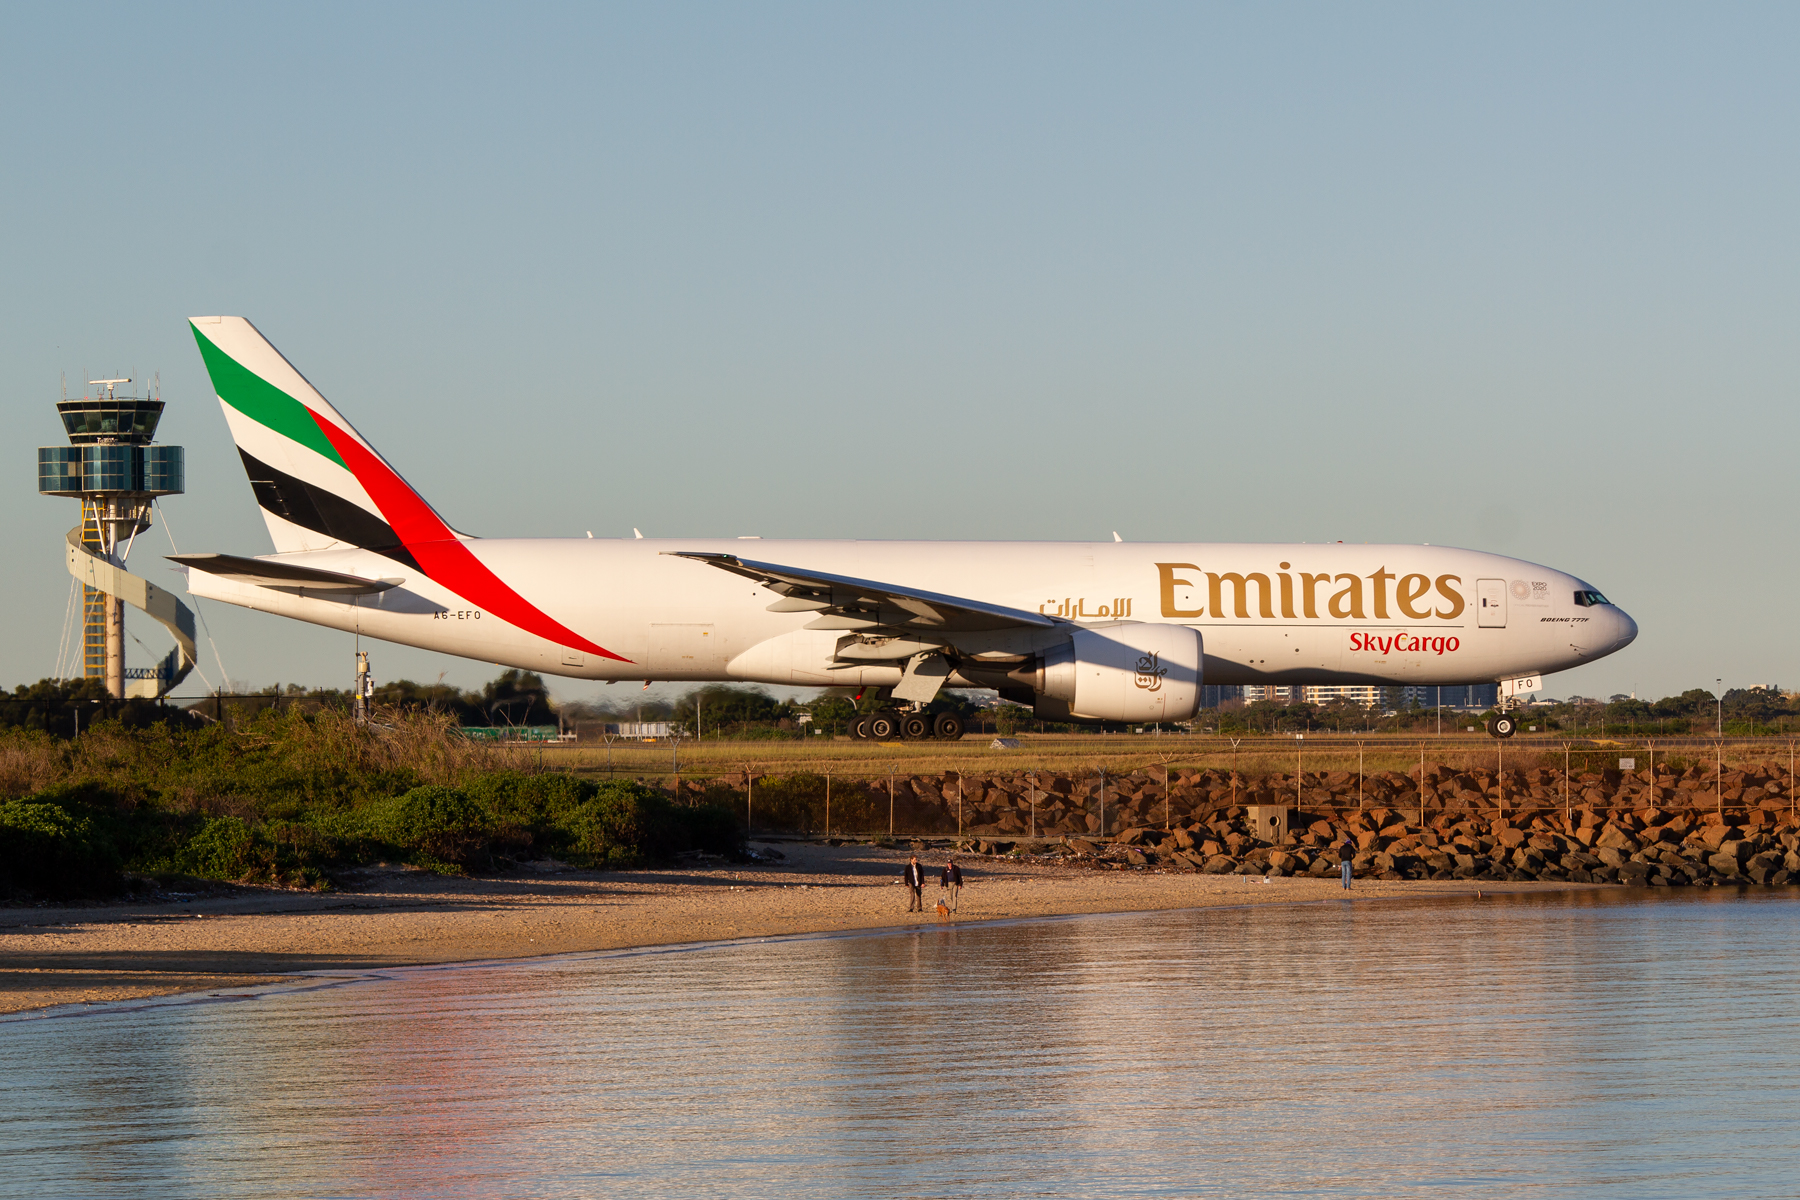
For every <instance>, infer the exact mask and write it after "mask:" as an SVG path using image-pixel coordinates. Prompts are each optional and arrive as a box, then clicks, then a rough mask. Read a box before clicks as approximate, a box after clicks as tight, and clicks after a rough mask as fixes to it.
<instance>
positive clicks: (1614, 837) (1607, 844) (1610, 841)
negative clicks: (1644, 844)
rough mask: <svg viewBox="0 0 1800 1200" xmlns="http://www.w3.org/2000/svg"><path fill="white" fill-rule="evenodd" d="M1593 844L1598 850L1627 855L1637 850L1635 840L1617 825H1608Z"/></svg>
mask: <svg viewBox="0 0 1800 1200" xmlns="http://www.w3.org/2000/svg"><path fill="white" fill-rule="evenodd" d="M1593 844H1594V846H1595V847H1596V848H1598V849H1602V850H1623V851H1625V852H1626V853H1627V854H1629V853H1631V852H1632V851H1634V850H1636V849H1637V848H1638V844H1637V839H1636V838H1633V837H1632V836H1631V835H1630V834H1629V833H1626V832H1625V831H1624V830H1623V829H1622V828H1620V827H1619V826H1618V825H1608V826H1607V827H1606V829H1605V830H1604V831H1603V832H1602V833H1601V834H1600V836H1599V837H1597V838H1595V839H1594V843H1593Z"/></svg>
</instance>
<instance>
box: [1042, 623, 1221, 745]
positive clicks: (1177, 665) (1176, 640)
mask: <svg viewBox="0 0 1800 1200" xmlns="http://www.w3.org/2000/svg"><path fill="white" fill-rule="evenodd" d="M1201 671H1202V667H1201V641H1200V631H1199V630H1197V629H1190V628H1188V627H1187V626H1185V625H1153V624H1149V623H1147V622H1142V621H1126V622H1122V623H1120V624H1117V625H1099V626H1089V627H1086V628H1082V629H1078V630H1076V631H1075V634H1074V637H1072V638H1071V639H1070V640H1069V641H1068V642H1065V643H1064V644H1063V645H1061V646H1058V647H1056V648H1054V649H1051V650H1049V651H1046V652H1045V654H1044V658H1043V667H1042V671H1041V675H1040V677H1039V678H1040V680H1041V683H1040V686H1039V687H1038V692H1039V694H1040V697H1041V700H1040V703H1039V709H1040V713H1041V715H1043V716H1045V717H1048V718H1051V719H1056V718H1057V717H1060V716H1062V713H1060V712H1059V711H1057V710H1059V709H1062V708H1064V707H1065V706H1066V709H1067V716H1068V717H1073V718H1075V719H1077V720H1080V719H1086V720H1090V721H1186V720H1188V719H1189V718H1191V717H1192V716H1193V715H1194V714H1195V713H1197V712H1199V711H1200V680H1201ZM1044 701H1049V703H1044ZM1058 702H1060V703H1058Z"/></svg>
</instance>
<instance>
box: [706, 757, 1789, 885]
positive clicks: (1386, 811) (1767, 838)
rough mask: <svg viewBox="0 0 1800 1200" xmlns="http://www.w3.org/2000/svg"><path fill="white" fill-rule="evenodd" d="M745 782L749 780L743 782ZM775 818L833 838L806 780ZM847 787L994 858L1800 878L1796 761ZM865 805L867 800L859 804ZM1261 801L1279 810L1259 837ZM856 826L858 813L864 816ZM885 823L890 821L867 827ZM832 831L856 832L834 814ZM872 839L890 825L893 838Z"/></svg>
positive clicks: (1033, 778)
mask: <svg viewBox="0 0 1800 1200" xmlns="http://www.w3.org/2000/svg"><path fill="white" fill-rule="evenodd" d="M730 782H731V783H732V784H734V785H735V786H740V787H741V786H744V783H743V782H742V777H740V778H739V780H733V781H730ZM750 782H751V783H753V785H754V787H755V788H756V789H760V790H761V793H762V794H764V795H765V796H767V797H769V800H770V803H769V806H768V810H767V811H768V817H769V819H770V820H772V821H778V820H779V818H780V815H781V812H782V810H783V808H784V805H783V804H782V803H781V800H782V798H783V797H784V796H785V797H786V798H787V799H788V801H789V803H788V804H787V805H786V806H785V808H786V811H787V813H788V814H789V816H790V817H791V818H792V822H793V823H792V825H791V827H792V828H794V829H796V830H799V829H802V828H810V829H815V830H816V829H819V828H823V826H821V825H819V824H817V823H816V814H815V813H813V812H812V809H811V806H810V805H796V804H795V803H793V802H794V801H796V800H798V799H799V796H798V793H797V788H798V784H797V780H796V778H795V777H787V778H784V779H777V778H773V777H767V778H759V779H755V780H753V781H750ZM889 786H890V781H889V780H888V779H877V780H872V781H866V782H860V783H857V782H848V781H846V782H840V784H839V789H840V791H839V795H840V796H841V797H842V799H841V800H840V806H841V807H840V809H839V813H840V814H843V813H848V812H852V811H855V810H856V809H858V808H862V809H863V810H864V814H865V816H866V817H868V818H871V819H873V818H875V817H877V816H878V815H879V817H882V818H886V817H887V816H888V815H889V814H890V813H891V814H892V816H891V819H892V822H893V824H892V828H893V830H894V832H895V833H896V834H898V835H902V836H905V835H912V836H919V835H926V836H943V835H946V834H949V835H961V836H963V837H964V838H966V839H968V841H969V843H970V845H971V846H972V847H973V848H976V849H980V850H984V851H985V852H988V853H1032V852H1035V851H1034V844H1035V846H1036V847H1037V848H1042V846H1043V845H1044V843H1045V842H1046V841H1048V842H1054V843H1055V845H1054V847H1053V848H1052V850H1051V852H1053V853H1059V854H1064V855H1074V856H1088V857H1092V858H1094V859H1096V860H1105V861H1110V862H1119V863H1124V864H1127V865H1131V866H1141V867H1146V868H1149V867H1160V868H1165V869H1173V870H1179V871H1198V872H1206V873H1210V874H1257V875H1300V874H1309V875H1329V874H1334V873H1335V872H1336V871H1337V870H1338V861H1339V854H1340V847H1341V846H1342V845H1343V843H1344V842H1345V840H1346V839H1348V840H1349V841H1350V842H1351V843H1353V845H1354V862H1355V869H1356V873H1357V875H1358V876H1359V877H1364V878H1367V877H1376V878H1382V879H1469V880H1558V881H1567V880H1572V881H1576V882H1608V883H1628V884H1644V885H1651V886H1665V887H1684V886H1710V885H1718V884H1768V885H1782V884H1787V883H1789V882H1800V821H1797V820H1796V813H1795V800H1796V797H1795V795H1794V793H1793V779H1792V778H1791V776H1790V775H1789V772H1788V771H1787V769H1786V768H1785V766H1783V765H1780V764H1775V763H1767V764H1762V765H1760V766H1756V767H1753V768H1749V769H1740V770H1733V771H1723V772H1720V771H1717V770H1714V771H1708V770H1706V769H1704V768H1702V767H1698V766H1690V767H1687V768H1685V769H1682V770H1670V769H1667V768H1664V769H1661V770H1648V769H1646V770H1643V771H1616V770H1606V771H1598V772H1586V773H1571V774H1570V775H1569V776H1567V777H1565V776H1564V774H1563V772H1561V771H1559V770H1554V769H1550V768H1528V769H1521V770H1515V771H1507V772H1504V773H1502V772H1498V771H1457V770H1451V769H1449V768H1446V767H1444V766H1442V765H1437V766H1434V765H1431V764H1427V765H1426V766H1425V768H1424V770H1423V771H1420V770H1419V769H1417V768H1415V769H1414V770H1413V771H1412V772H1410V773H1406V774H1403V773H1400V772H1393V771H1384V772H1378V773H1372V774H1369V775H1365V776H1358V775H1357V773H1355V772H1347V771H1335V772H1325V773H1319V774H1314V773H1311V772H1303V773H1301V774H1299V775H1298V776H1295V775H1293V774H1291V773H1289V774H1282V775H1270V776H1263V777H1258V778H1246V777H1243V776H1237V775H1233V774H1232V773H1231V772H1228V771H1216V770H1186V769H1180V768H1171V769H1170V770H1168V771H1167V772H1166V773H1165V772H1164V770H1163V769H1162V768H1160V767H1156V768H1151V769H1150V770H1148V771H1138V772H1134V773H1131V774H1126V775H1102V774H1101V773H1099V772H1095V773H1093V774H1091V775H1089V774H1080V773H1057V774H1052V773H1050V772H1038V773H1031V772H1021V773H996V774H984V775H980V776H977V775H973V774H963V775H958V774H954V773H951V774H945V775H933V776H897V777H895V778H893V780H892V793H891V795H890V793H889ZM859 799H860V801H861V803H860V804H859V803H858V800H859ZM1252 805H1267V806H1276V807H1279V808H1283V809H1285V810H1286V811H1287V812H1288V827H1287V831H1286V832H1284V833H1281V834H1279V835H1271V836H1273V837H1274V839H1275V840H1270V839H1269V838H1268V837H1263V836H1259V831H1258V829H1257V828H1256V826H1255V825H1254V824H1253V823H1252V822H1251V821H1250V820H1249V819H1248V818H1249V817H1250V807H1251V806H1252ZM849 820H851V821H853V820H854V818H850V819H849ZM871 823H872V824H876V825H877V826H878V824H879V822H875V821H871ZM831 824H832V827H833V828H835V829H839V830H845V831H854V830H855V825H854V824H853V823H845V822H844V821H840V820H837V819H835V818H834V819H833V820H832V822H831ZM870 831H872V832H879V831H880V830H879V828H878V827H877V828H872V829H871V830H870Z"/></svg>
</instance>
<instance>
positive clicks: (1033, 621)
mask: <svg viewBox="0 0 1800 1200" xmlns="http://www.w3.org/2000/svg"><path fill="white" fill-rule="evenodd" d="M663 553H664V554H668V555H672V556H673V557H675V558H690V559H693V560H694V561H695V562H702V563H706V564H707V565H709V566H714V567H718V568H719V569H720V570H722V571H730V572H731V573H732V574H733V575H742V576H743V577H744V578H745V579H753V580H755V581H756V582H757V583H760V584H761V585H762V586H764V587H766V588H768V589H769V590H770V591H772V592H775V593H776V594H777V595H779V596H780V597H781V599H779V600H777V601H775V603H773V604H771V605H769V611H770V612H817V613H818V614H819V615H818V616H817V617H816V618H814V619H813V620H812V621H810V622H808V623H807V625H806V628H808V629H842V630H845V631H862V630H876V629H904V630H912V631H915V632H918V631H926V630H929V631H932V632H944V633H957V632H971V633H973V632H977V631H987V630H1001V629H1021V628H1039V629H1052V628H1055V627H1056V626H1058V625H1062V624H1066V622H1064V621H1062V620H1060V619H1058V618H1056V617H1047V616H1045V615H1044V614H1042V613H1035V612H1030V611H1028V610H1026V609H1022V608H1009V607H1007V606H1006V605H1003V604H988V603H986V602H985V601H981V600H967V599H964V598H963V597H960V596H946V595H944V594H943V593H941V592H927V591H923V590H921V589H919V588H904V587H897V586H895V585H894V584H891V583H877V582H875V581H874V580H869V579H856V578H853V577H851V576H848V575H827V574H825V573H824V572H822V571H811V570H806V569H804V568H801V567H785V566H781V565H780V564H778V563H766V562H755V561H753V560H751V559H747V558H739V557H738V556H737V555H735V554H707V553H703V552H699V551H691V550H665V551H663Z"/></svg>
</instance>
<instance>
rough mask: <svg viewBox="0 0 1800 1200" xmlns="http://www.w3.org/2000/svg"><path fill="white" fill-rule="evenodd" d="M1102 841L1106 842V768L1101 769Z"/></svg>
mask: <svg viewBox="0 0 1800 1200" xmlns="http://www.w3.org/2000/svg"><path fill="white" fill-rule="evenodd" d="M1100 840H1101V841H1105V840H1106V768H1105V767H1101V768H1100Z"/></svg>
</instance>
